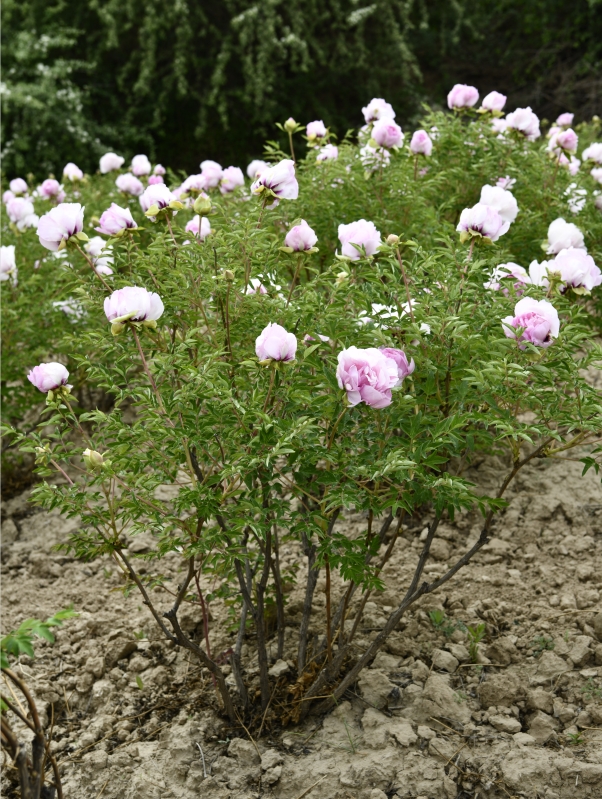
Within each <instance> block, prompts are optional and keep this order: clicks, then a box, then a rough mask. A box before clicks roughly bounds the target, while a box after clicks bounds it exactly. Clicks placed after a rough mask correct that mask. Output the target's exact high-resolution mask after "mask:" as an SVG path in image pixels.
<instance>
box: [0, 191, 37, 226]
mask: <svg viewBox="0 0 602 799" xmlns="http://www.w3.org/2000/svg"><path fill="white" fill-rule="evenodd" d="M6 213H7V215H8V218H9V219H10V221H11V222H12V223H13V225H15V226H16V228H17V230H25V229H26V228H28V227H34V226H35V225H37V224H38V217H37V215H36V213H35V211H34V207H33V203H32V202H31V201H30V200H26V199H25V197H14V198H13V199H12V200H9V201H8V202H7V204H6Z"/></svg>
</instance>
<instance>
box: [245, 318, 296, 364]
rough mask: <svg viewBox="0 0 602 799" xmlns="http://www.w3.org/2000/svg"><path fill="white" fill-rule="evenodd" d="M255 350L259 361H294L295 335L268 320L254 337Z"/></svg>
mask: <svg viewBox="0 0 602 799" xmlns="http://www.w3.org/2000/svg"><path fill="white" fill-rule="evenodd" d="M255 352H256V354H257V357H258V359H259V360H260V361H261V362H264V361H294V360H295V353H296V352H297V337H296V336H295V334H294V333H288V332H287V331H286V330H285V329H284V328H283V327H282V326H281V325H277V324H275V323H274V322H270V324H269V325H268V326H267V327H265V328H264V329H263V330H262V331H261V333H260V335H259V336H257V338H256V339H255Z"/></svg>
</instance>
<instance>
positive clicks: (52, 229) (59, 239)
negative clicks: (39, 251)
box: [37, 203, 84, 252]
mask: <svg viewBox="0 0 602 799" xmlns="http://www.w3.org/2000/svg"><path fill="white" fill-rule="evenodd" d="M83 229H84V208H83V207H82V206H81V205H80V204H79V203H61V204H60V205H57V206H56V208H51V209H50V211H48V213H47V214H44V216H43V217H41V219H40V221H39V223H38V230H37V233H38V238H39V239H40V244H41V245H42V246H43V247H46V249H47V250H51V251H52V252H56V251H57V250H62V249H63V248H64V247H65V246H66V244H67V242H68V241H69V239H70V238H71V237H72V236H76V235H77V234H78V233H81V232H82V231H83Z"/></svg>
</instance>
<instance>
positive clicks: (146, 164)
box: [130, 155, 152, 178]
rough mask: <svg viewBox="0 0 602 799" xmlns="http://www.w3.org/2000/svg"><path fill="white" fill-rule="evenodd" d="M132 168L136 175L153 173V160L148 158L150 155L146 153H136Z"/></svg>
mask: <svg viewBox="0 0 602 799" xmlns="http://www.w3.org/2000/svg"><path fill="white" fill-rule="evenodd" d="M130 169H131V170H132V172H133V173H134V175H136V177H138V178H139V177H142V175H150V173H151V169H152V166H151V162H150V161H149V160H148V156H146V155H135V156H134V157H133V158H132V163H131V165H130Z"/></svg>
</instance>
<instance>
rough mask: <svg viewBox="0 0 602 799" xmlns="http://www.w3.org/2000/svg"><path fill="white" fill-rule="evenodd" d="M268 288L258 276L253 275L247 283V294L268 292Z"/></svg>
mask: <svg viewBox="0 0 602 799" xmlns="http://www.w3.org/2000/svg"><path fill="white" fill-rule="evenodd" d="M267 293H268V290H267V289H266V287H265V286H264V285H263V283H262V282H261V280H259V278H257V277H252V278H251V279H250V280H249V283H248V285H247V290H246V291H245V294H267Z"/></svg>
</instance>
